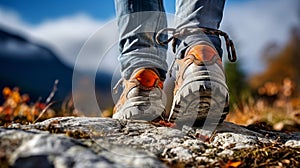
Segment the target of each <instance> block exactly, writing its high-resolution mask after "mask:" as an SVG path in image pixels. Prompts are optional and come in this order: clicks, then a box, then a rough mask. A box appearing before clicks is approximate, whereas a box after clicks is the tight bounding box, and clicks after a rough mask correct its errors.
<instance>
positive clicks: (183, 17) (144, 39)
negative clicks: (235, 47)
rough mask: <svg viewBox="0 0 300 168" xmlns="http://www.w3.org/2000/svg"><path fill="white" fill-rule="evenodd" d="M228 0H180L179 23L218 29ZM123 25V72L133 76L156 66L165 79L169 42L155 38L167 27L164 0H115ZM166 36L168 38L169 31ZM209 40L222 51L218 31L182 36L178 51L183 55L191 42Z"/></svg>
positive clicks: (185, 25) (120, 33)
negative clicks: (133, 73) (143, 69)
mask: <svg viewBox="0 0 300 168" xmlns="http://www.w3.org/2000/svg"><path fill="white" fill-rule="evenodd" d="M224 3H225V0H177V1H176V14H175V26H176V29H181V28H185V27H207V28H213V29H218V28H219V26H220V22H221V20H222V17H223V9H224ZM115 6H116V14H117V19H118V28H119V39H120V41H119V50H120V53H121V54H120V56H119V58H118V59H119V61H120V63H121V71H122V76H123V77H124V78H125V79H129V78H130V76H131V74H132V72H133V71H134V70H135V69H138V68H155V69H156V70H157V71H158V72H159V75H160V77H161V79H165V74H166V71H167V68H168V65H167V62H166V54H167V46H161V45H159V44H157V43H156V42H155V36H156V34H157V32H158V31H159V30H161V29H163V28H166V27H167V17H166V14H165V11H164V7H163V1H162V0H115ZM162 38H167V35H165V36H163V37H162ZM201 41H206V42H209V43H212V44H213V46H214V47H215V48H216V49H217V51H218V52H219V55H220V56H221V55H222V49H221V40H220V38H219V37H218V36H215V35H208V36H205V35H203V34H202V35H201V34H195V35H190V36H188V37H185V38H182V39H180V40H178V42H177V44H176V48H177V49H176V50H177V52H176V54H177V57H180V55H182V53H184V51H185V50H186V49H187V48H188V47H189V46H191V45H193V44H196V43H199V42H201Z"/></svg>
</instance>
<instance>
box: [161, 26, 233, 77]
mask: <svg viewBox="0 0 300 168" xmlns="http://www.w3.org/2000/svg"><path fill="white" fill-rule="evenodd" d="M169 33H170V34H171V37H169V38H167V39H166V40H161V38H160V36H161V35H163V34H169ZM203 33H204V34H207V35H216V36H222V37H223V38H224V40H225V42H226V49H227V57H228V60H229V61H230V62H236V60H237V56H236V51H235V47H234V44H233V41H232V40H231V39H230V38H229V36H228V34H227V33H225V32H223V31H221V30H217V29H212V28H206V27H199V28H195V27H186V28H182V29H179V30H177V29H175V28H165V29H161V30H160V31H159V32H158V33H157V35H156V37H155V40H156V42H157V43H158V44H159V45H162V46H164V45H167V44H168V43H169V42H171V41H172V49H173V52H174V53H176V44H177V42H178V39H180V38H183V37H187V36H189V35H194V34H203ZM175 61H176V58H175V59H174V60H173V61H172V63H171V66H170V68H169V70H168V74H169V75H170V77H171V76H172V69H173V66H174V64H175Z"/></svg>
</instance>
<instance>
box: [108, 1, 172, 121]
mask: <svg viewBox="0 0 300 168" xmlns="http://www.w3.org/2000/svg"><path fill="white" fill-rule="evenodd" d="M115 5H116V11H117V17H118V26H119V33H120V37H119V38H120V42H119V45H120V52H121V54H120V56H119V61H120V63H121V71H122V76H123V86H124V90H123V93H122V95H121V97H120V99H119V101H118V103H117V104H116V105H115V107H114V112H113V113H114V114H113V118H117V119H143V120H148V121H149V120H153V119H156V118H157V117H159V116H160V115H161V113H162V112H163V111H164V109H165V105H164V104H165V103H164V100H163V92H162V88H163V80H164V79H165V72H166V69H167V63H166V51H167V50H166V49H167V48H166V47H163V46H160V45H158V44H156V42H155V36H156V32H158V31H159V30H160V29H162V28H165V27H166V26H167V21H166V15H165V13H164V8H163V3H162V0H115Z"/></svg>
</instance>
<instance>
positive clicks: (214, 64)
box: [169, 0, 229, 128]
mask: <svg viewBox="0 0 300 168" xmlns="http://www.w3.org/2000/svg"><path fill="white" fill-rule="evenodd" d="M223 8H224V0H177V7H176V9H177V11H176V29H177V31H178V32H181V33H182V32H185V33H182V36H178V39H176V57H177V58H178V59H177V60H176V62H177V68H176V69H177V73H176V75H177V79H176V83H175V90H174V94H175V96H174V100H173V105H172V110H171V114H170V116H169V121H172V122H176V123H177V125H179V126H181V125H190V126H192V125H194V126H200V125H203V124H204V125H205V123H209V124H211V125H212V127H211V126H210V128H215V127H216V125H217V124H218V123H219V122H222V121H223V120H224V118H225V117H226V115H227V113H228V99H229V95H228V88H227V86H226V82H225V81H226V80H225V75H224V70H223V66H222V61H221V54H222V49H221V40H220V38H219V36H218V35H217V33H216V34H214V35H212V34H205V33H206V32H204V33H201V31H198V30H201V29H199V28H203V27H205V28H210V29H218V28H219V25H220V22H221V19H222V13H223ZM187 28H189V29H187ZM180 30H186V31H180ZM191 30H197V31H191ZM176 38H177V37H176Z"/></svg>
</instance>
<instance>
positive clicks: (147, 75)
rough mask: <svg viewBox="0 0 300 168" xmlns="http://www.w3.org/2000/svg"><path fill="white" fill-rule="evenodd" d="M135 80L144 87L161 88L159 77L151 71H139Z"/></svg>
mask: <svg viewBox="0 0 300 168" xmlns="http://www.w3.org/2000/svg"><path fill="white" fill-rule="evenodd" d="M135 78H136V79H137V80H138V81H139V82H140V84H141V85H142V86H144V87H147V88H151V87H155V86H156V85H157V84H158V86H159V87H160V88H162V82H161V81H160V79H159V76H158V75H157V74H156V73H155V72H154V71H153V70H151V69H141V70H139V71H138V72H137V73H136V74H135ZM157 81H158V82H157Z"/></svg>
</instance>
